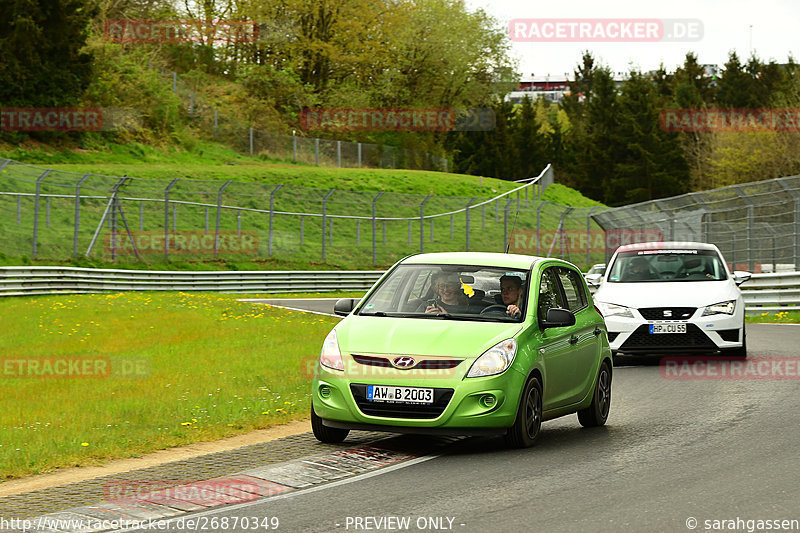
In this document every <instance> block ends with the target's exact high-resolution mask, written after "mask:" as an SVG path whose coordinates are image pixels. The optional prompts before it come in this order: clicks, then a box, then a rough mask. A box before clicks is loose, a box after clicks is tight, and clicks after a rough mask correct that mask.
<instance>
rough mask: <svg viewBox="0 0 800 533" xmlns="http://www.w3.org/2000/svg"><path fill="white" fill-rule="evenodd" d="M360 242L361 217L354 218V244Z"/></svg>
mask: <svg viewBox="0 0 800 533" xmlns="http://www.w3.org/2000/svg"><path fill="white" fill-rule="evenodd" d="M359 244H361V219H360V218H357V219H356V246H358V245H359Z"/></svg>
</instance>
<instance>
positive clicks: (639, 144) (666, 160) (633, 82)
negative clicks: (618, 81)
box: [604, 71, 689, 205]
mask: <svg viewBox="0 0 800 533" xmlns="http://www.w3.org/2000/svg"><path fill="white" fill-rule="evenodd" d="M663 101H664V98H660V97H659V95H658V94H657V92H656V88H655V84H654V83H653V81H652V80H651V79H648V78H647V77H646V76H644V75H642V74H641V73H640V72H637V71H632V72H631V73H630V75H629V76H628V79H627V80H625V83H624V84H623V85H622V88H621V91H620V95H619V99H618V101H617V124H616V128H615V131H614V139H615V141H616V145H617V150H616V153H615V161H614V165H613V168H614V171H613V176H612V177H611V179H609V180H608V181H607V182H606V187H605V191H604V192H605V197H604V198H605V201H606V203H608V204H609V205H622V204H628V203H635V202H642V201H646V200H653V199H655V198H661V197H665V196H673V195H676V194H681V193H683V192H686V191H687V190H688V188H689V179H688V178H689V172H688V166H687V164H686V161H685V160H684V159H683V154H682V152H681V147H680V144H679V142H678V135H677V134H676V133H672V132H666V131H664V130H662V129H661V128H660V123H659V114H660V112H661V109H662V103H663Z"/></svg>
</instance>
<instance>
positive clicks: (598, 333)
mask: <svg viewBox="0 0 800 533" xmlns="http://www.w3.org/2000/svg"><path fill="white" fill-rule="evenodd" d="M593 333H594V334H595V336H597V335H600V334H601V333H603V330H602V329H600V328H594V332H593Z"/></svg>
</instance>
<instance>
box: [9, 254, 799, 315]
mask: <svg viewBox="0 0 800 533" xmlns="http://www.w3.org/2000/svg"><path fill="white" fill-rule="evenodd" d="M383 273H384V272H383V271H381V270H369V271H361V270H350V271H326V270H318V271H311V270H293V271H290V270H270V271H261V270H257V271H162V270H122V269H95V268H78V267H51V266H20V267H0V296H23V295H43V294H76V293H91V292H103V291H115V292H118V291H216V292H236V293H287V292H329V291H336V290H357V291H361V290H363V291H366V290H367V289H369V288H370V287H371V286H372V285H373V284H374V283H375V282H376V281H377V280H378V279H379V278H380V277H381V276H382V275H383ZM592 292H594V291H592ZM742 293H743V295H744V301H745V305H746V309H747V311H748V312H749V313H751V314H752V313H757V312H765V311H766V312H769V311H800V272H789V273H774V274H754V275H753V277H752V278H750V280H749V281H747V282H745V283H744V284H743V285H742Z"/></svg>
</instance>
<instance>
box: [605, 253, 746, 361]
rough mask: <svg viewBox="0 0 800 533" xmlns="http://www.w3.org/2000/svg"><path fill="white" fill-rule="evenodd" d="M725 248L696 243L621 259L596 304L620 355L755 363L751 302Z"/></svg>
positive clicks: (743, 275) (614, 262) (619, 256)
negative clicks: (719, 356) (750, 358)
mask: <svg viewBox="0 0 800 533" xmlns="http://www.w3.org/2000/svg"><path fill="white" fill-rule="evenodd" d="M748 279H750V273H749V272H740V271H736V272H734V273H733V275H731V273H730V272H729V271H728V267H727V265H726V264H725V261H724V260H723V258H722V254H721V253H720V251H719V249H718V248H717V247H716V246H714V245H713V244H704V243H696V242H658V243H640V244H631V245H626V246H622V247H620V248H618V249H617V251H616V252H615V253H614V255H613V257H612V258H611V261H610V263H609V267H608V269H607V270H606V273H605V275H604V277H603V279H602V280H601V281H600V283H599V288H598V289H597V292H596V293H595V295H594V300H595V303H596V304H597V307H598V308H599V309H600V312H601V313H603V317H604V318H605V321H606V325H607V327H608V341H609V344H610V346H611V350H612V352H613V353H617V352H622V353H636V354H641V353H654V354H663V353H665V352H671V353H676V352H677V353H680V354H685V353H699V352H705V353H708V352H717V351H721V352H723V353H725V354H727V355H732V356H735V357H746V356H747V342H746V339H745V330H744V315H745V312H744V311H745V310H744V300H743V299H742V293H741V291H740V290H739V287H738V285H739V284H741V283H744V282H745V281H747V280H748Z"/></svg>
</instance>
